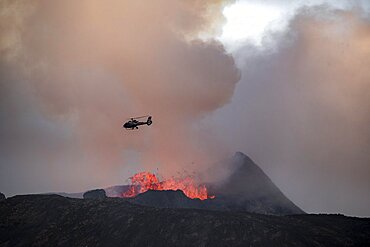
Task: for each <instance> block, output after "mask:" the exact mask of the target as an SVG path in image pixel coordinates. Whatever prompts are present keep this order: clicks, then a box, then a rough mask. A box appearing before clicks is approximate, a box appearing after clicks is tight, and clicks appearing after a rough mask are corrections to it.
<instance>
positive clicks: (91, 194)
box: [83, 189, 107, 199]
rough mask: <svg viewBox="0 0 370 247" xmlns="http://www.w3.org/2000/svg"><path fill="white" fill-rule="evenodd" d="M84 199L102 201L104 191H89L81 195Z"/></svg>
mask: <svg viewBox="0 0 370 247" xmlns="http://www.w3.org/2000/svg"><path fill="white" fill-rule="evenodd" d="M83 197H84V199H104V198H106V197H107V196H106V194H105V190H103V189H97V190H89V191H86V192H85V193H84V194H83Z"/></svg>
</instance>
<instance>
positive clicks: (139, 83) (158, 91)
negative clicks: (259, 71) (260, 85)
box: [0, 0, 239, 194]
mask: <svg viewBox="0 0 370 247" xmlns="http://www.w3.org/2000/svg"><path fill="white" fill-rule="evenodd" d="M224 4H225V2H224V1H165V0H163V1H155V2H154V1H145V2H144V1H78V2H76V1H33V2H27V3H25V2H20V1H2V2H1V17H0V18H1V21H0V23H1V26H0V32H1V33H0V37H1V41H0V42H1V43H0V52H1V62H0V66H1V67H0V71H1V77H0V88H1V91H0V94H1V96H3V97H1V112H0V117H1V119H0V122H1V125H0V126H1V128H0V133H1V139H0V146H1V147H2V148H1V165H0V170H1V172H0V174H1V178H0V181H1V182H0V185H1V188H4V189H3V190H4V192H6V193H7V194H14V193H26V192H46V191H51V190H59V191H60V190H65V191H76V190H78V191H80V190H83V189H87V188H91V187H93V186H97V187H98V186H99V187H101V186H105V185H110V184H115V183H123V182H124V181H123V180H124V178H125V177H126V178H127V177H128V176H129V175H131V174H129V173H128V172H127V171H128V170H130V171H137V170H140V169H141V168H145V169H155V168H156V167H159V168H160V170H161V172H162V173H164V174H171V173H174V172H176V171H179V170H181V169H199V168H198V167H197V166H198V165H199V164H209V163H210V162H211V161H212V160H217V159H218V158H219V157H220V155H221V152H220V150H222V149H221V148H220V144H215V143H212V144H211V143H208V140H209V139H208V138H203V136H206V135H207V134H204V133H201V132H200V131H199V128H198V127H197V123H198V122H199V120H200V119H201V118H203V117H204V116H206V115H207V114H209V113H210V112H213V111H214V110H216V109H218V108H219V107H221V106H223V105H225V104H226V103H227V102H229V100H230V98H231V96H232V95H233V92H234V87H235V84H236V82H237V81H238V80H239V72H238V70H237V68H236V67H235V65H234V60H233V58H232V57H231V56H229V55H226V54H225V51H224V48H223V46H222V45H221V44H220V43H218V42H216V41H212V40H209V41H201V40H198V39H196V37H197V35H201V34H204V33H208V34H209V33H217V32H219V31H220V30H218V28H219V27H220V25H219V24H220V23H221V22H222V21H223V19H222V15H221V10H222V7H223V6H224ZM216 24H217V25H216ZM143 114H151V115H153V120H154V124H153V125H152V126H151V127H150V129H149V128H145V127H143V128H142V129H141V130H140V131H132V132H127V131H124V130H122V129H121V124H122V123H123V121H125V118H126V117H131V116H135V115H143ZM206 140H207V141H206ZM133 151H134V152H137V153H138V154H139V156H140V158H139V159H138V163H140V164H127V162H125V161H127V160H130V158H127V157H125V155H127V153H130V152H133ZM192 164H193V165H192Z"/></svg>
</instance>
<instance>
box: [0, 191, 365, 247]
mask: <svg viewBox="0 0 370 247" xmlns="http://www.w3.org/2000/svg"><path fill="white" fill-rule="evenodd" d="M0 246H370V219H368V218H362V219H361V218H353V217H345V216H342V215H308V214H306V215H294V216H272V215H259V214H251V213H246V212H220V211H207V210H197V209H160V208H154V207H144V206H138V205H134V204H131V203H129V202H127V201H126V200H123V199H120V198H107V199H106V200H82V199H72V198H64V197H61V196H57V195H27V196H15V197H11V198H8V199H7V200H5V201H2V202H1V203H0Z"/></svg>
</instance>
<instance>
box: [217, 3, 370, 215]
mask: <svg viewBox="0 0 370 247" xmlns="http://www.w3.org/2000/svg"><path fill="white" fill-rule="evenodd" d="M264 42H265V43H264V45H265V48H264V49H261V48H259V47H254V46H253V45H249V44H245V45H244V47H242V48H241V49H239V50H238V51H236V52H235V58H236V61H237V64H238V66H239V67H240V69H241V71H242V72H241V74H242V79H241V81H240V83H239V84H238V86H237V88H236V93H235V96H234V97H233V101H232V103H231V104H230V105H227V106H226V107H224V108H223V109H222V110H220V111H217V113H216V114H215V115H214V116H213V118H212V119H211V121H212V122H213V123H215V125H214V127H215V129H218V130H219V133H222V135H220V136H221V137H220V138H224V140H227V142H228V143H229V146H230V147H232V148H233V149H235V150H241V151H244V152H245V153H247V154H250V155H251V157H252V158H253V159H254V160H256V162H257V163H258V164H260V165H261V167H262V168H263V169H264V170H265V171H266V172H267V174H268V175H269V176H271V177H272V180H273V181H274V182H276V184H277V185H278V187H280V188H281V189H282V190H283V191H284V192H285V193H286V194H287V196H288V197H289V198H291V199H292V201H294V202H295V203H297V204H298V205H299V206H300V207H302V208H303V209H304V210H306V211H308V212H341V213H346V214H350V215H363V216H369V215H370V212H369V208H370V197H369V187H370V183H369V181H370V180H369V176H370V153H369V150H370V139H369V136H370V129H369V126H370V118H369V116H370V108H369V106H370V97H369V96H370V70H369V68H368V67H369V64H370V21H369V18H368V15H367V14H366V13H364V12H362V10H361V9H359V8H357V9H355V10H333V9H331V8H330V7H328V6H320V7H312V8H303V9H301V10H300V11H299V12H298V13H297V14H296V16H295V17H294V18H293V19H292V20H291V22H290V25H289V28H288V29H287V30H286V31H285V32H283V33H269V34H266V36H265V38H264ZM230 119H232V121H233V122H237V123H238V124H237V125H234V126H233V128H228V127H227V126H228V125H227V122H226V121H229V120H230Z"/></svg>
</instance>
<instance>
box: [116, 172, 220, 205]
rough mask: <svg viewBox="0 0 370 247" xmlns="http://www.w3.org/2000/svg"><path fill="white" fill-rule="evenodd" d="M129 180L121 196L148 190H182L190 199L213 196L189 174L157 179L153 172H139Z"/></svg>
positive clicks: (135, 194)
mask: <svg viewBox="0 0 370 247" xmlns="http://www.w3.org/2000/svg"><path fill="white" fill-rule="evenodd" d="M130 180H131V185H130V188H129V190H127V191H126V192H124V193H123V194H122V196H123V197H134V196H137V195H138V194H140V193H143V192H145V191H148V190H182V191H183V192H184V194H185V195H186V196H187V197H189V198H192V199H194V198H199V199H200V200H205V199H210V198H214V196H210V195H208V191H207V187H206V186H205V185H199V184H197V183H196V182H195V181H194V179H193V178H192V177H190V176H186V177H184V178H170V179H166V180H163V181H159V179H158V178H157V177H156V175H155V174H153V173H150V172H139V173H136V174H135V175H134V176H132V177H131V178H130Z"/></svg>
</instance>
